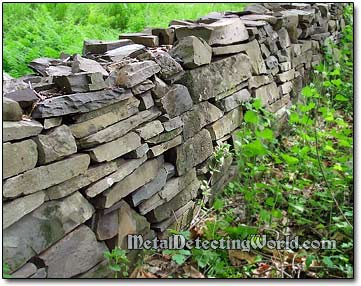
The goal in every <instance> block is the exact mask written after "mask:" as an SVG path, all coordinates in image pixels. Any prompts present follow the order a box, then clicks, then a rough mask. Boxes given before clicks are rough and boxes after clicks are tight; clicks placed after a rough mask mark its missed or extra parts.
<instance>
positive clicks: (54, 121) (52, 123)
mask: <svg viewBox="0 0 361 286" xmlns="http://www.w3.org/2000/svg"><path fill="white" fill-rule="evenodd" d="M62 122H63V117H51V118H45V119H44V129H50V128H53V127H56V126H60V125H61V123H62Z"/></svg>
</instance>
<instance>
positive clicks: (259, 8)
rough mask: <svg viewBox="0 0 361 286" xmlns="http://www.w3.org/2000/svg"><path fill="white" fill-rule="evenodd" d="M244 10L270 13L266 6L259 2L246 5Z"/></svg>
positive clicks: (253, 12)
mask: <svg viewBox="0 0 361 286" xmlns="http://www.w3.org/2000/svg"><path fill="white" fill-rule="evenodd" d="M244 11H247V12H251V13H252V14H268V13H271V11H270V10H268V9H267V8H266V7H264V6H262V5H261V4H258V3H255V4H251V5H248V6H247V7H246V8H245V9H244Z"/></svg>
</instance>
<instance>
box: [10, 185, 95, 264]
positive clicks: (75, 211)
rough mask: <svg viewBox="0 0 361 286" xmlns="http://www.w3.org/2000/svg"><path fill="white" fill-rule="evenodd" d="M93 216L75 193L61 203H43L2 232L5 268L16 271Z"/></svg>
mask: <svg viewBox="0 0 361 286" xmlns="http://www.w3.org/2000/svg"><path fill="white" fill-rule="evenodd" d="M93 212H94V209H93V207H92V205H91V204H90V203H88V201H87V200H86V199H85V198H84V197H83V196H82V195H81V194H80V193H79V192H76V193H74V194H73V195H71V196H69V197H66V198H64V199H61V200H56V201H50V202H45V203H44V204H43V205H42V206H41V207H39V208H38V209H36V210H35V211H33V212H32V213H30V214H28V215H26V216H24V217H23V218H22V219H20V220H19V221H18V222H16V223H15V224H13V225H11V226H10V227H8V228H7V229H6V230H4V232H3V259H4V263H7V264H9V266H10V269H11V270H16V269H18V268H19V267H20V266H22V265H24V264H25V263H26V262H27V261H28V260H29V259H30V258H31V257H33V256H34V255H36V254H39V253H41V252H42V251H44V250H45V249H46V248H48V247H49V246H51V245H52V244H54V242H56V241H58V240H59V239H61V238H62V237H64V235H65V234H67V233H69V232H70V231H72V230H73V229H74V228H76V227H77V226H78V225H80V224H81V223H83V222H85V221H86V220H88V219H90V218H91V216H92V214H93ZM78 247H79V245H78ZM68 254H69V253H68ZM68 256H72V255H68Z"/></svg>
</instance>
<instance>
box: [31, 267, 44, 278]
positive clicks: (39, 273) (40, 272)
mask: <svg viewBox="0 0 361 286" xmlns="http://www.w3.org/2000/svg"><path fill="white" fill-rule="evenodd" d="M47 276H48V273H47V272H46V269H45V268H39V269H38V270H37V271H36V272H35V274H34V275H31V276H30V278H31V279H44V278H46V277H47Z"/></svg>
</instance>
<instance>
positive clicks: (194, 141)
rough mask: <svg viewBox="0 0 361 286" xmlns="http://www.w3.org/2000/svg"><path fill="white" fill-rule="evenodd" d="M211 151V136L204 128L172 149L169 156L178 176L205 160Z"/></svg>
mask: <svg viewBox="0 0 361 286" xmlns="http://www.w3.org/2000/svg"><path fill="white" fill-rule="evenodd" d="M212 153H213V145H212V138H211V136H210V134H209V132H208V131H207V130H206V129H202V130H201V131H200V132H199V133H197V134H196V135H194V137H192V138H190V139H188V140H187V141H185V142H184V143H183V144H182V145H181V146H178V147H177V148H175V149H174V152H173V153H172V154H170V157H171V159H172V161H173V162H175V165H176V167H177V173H178V175H179V176H182V175H183V174H185V173H186V172H187V171H188V170H190V169H192V168H193V167H194V166H196V165H198V164H200V163H202V162H203V161H205V160H206V159H207V158H208V157H209V156H211V155H212Z"/></svg>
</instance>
